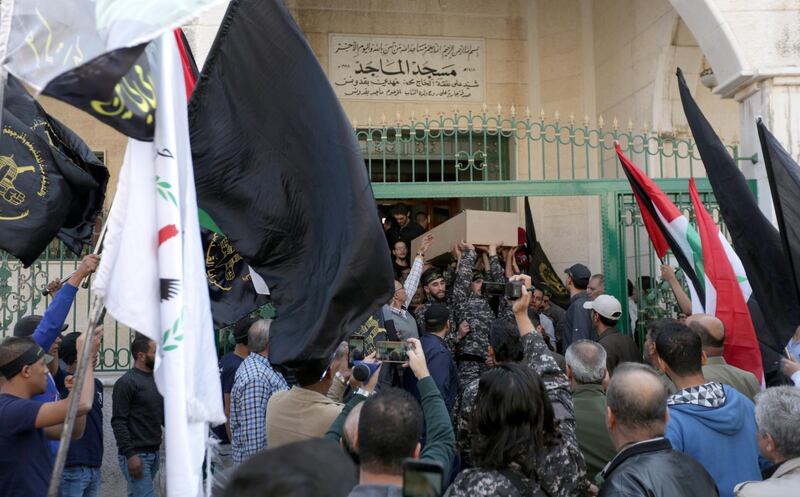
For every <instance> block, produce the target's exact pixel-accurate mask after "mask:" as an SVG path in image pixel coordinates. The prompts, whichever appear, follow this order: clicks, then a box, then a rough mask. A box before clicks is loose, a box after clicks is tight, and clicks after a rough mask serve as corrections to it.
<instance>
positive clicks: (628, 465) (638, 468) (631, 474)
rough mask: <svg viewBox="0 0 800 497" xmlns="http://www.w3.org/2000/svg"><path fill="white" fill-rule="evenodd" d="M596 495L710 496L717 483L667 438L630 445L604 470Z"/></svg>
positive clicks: (610, 496)
mask: <svg viewBox="0 0 800 497" xmlns="http://www.w3.org/2000/svg"><path fill="white" fill-rule="evenodd" d="M603 478H605V483H603V486H602V487H601V488H600V496H599V497H638V496H641V497H672V496H681V497H713V496H718V495H719V491H718V490H717V485H716V484H715V483H714V480H713V479H712V478H711V475H709V474H708V472H707V471H706V470H705V469H704V468H703V466H701V465H700V463H698V462H697V461H695V460H694V459H692V458H691V457H689V456H687V455H686V454H684V453H683V452H675V451H674V450H672V445H671V444H670V443H669V440H667V439H666V438H656V439H653V440H648V441H645V442H639V443H636V444H634V445H631V446H629V447H627V448H625V449H623V450H622V452H620V453H619V454H617V455H616V456H615V457H614V459H612V460H611V462H610V463H608V466H606V468H605V469H604V470H603Z"/></svg>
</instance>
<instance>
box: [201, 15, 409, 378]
mask: <svg viewBox="0 0 800 497" xmlns="http://www.w3.org/2000/svg"><path fill="white" fill-rule="evenodd" d="M254 47H255V48H254ZM189 125H190V128H191V139H192V158H193V161H194V169H195V182H196V185H197V196H198V204H199V205H201V206H203V209H204V210H206V211H207V212H208V214H209V215H210V216H211V217H213V219H214V221H215V222H216V223H217V224H218V225H219V227H220V228H221V230H222V231H223V232H224V233H225V235H227V236H228V238H229V239H230V241H231V243H232V244H233V246H235V247H236V249H237V250H238V251H239V253H240V254H241V255H242V256H243V257H244V260H245V262H247V263H248V264H249V265H250V266H251V267H252V268H253V269H255V270H256V271H257V272H258V273H259V274H260V275H261V276H262V277H263V278H264V280H265V281H266V283H267V285H268V286H269V289H270V292H271V294H272V301H273V303H274V304H275V306H276V308H277V312H278V317H277V319H276V321H275V322H274V324H273V327H272V330H271V331H272V332H271V339H270V359H271V360H272V361H273V362H275V363H278V364H287V365H291V363H293V362H295V361H300V360H303V359H310V358H325V357H329V356H330V354H331V353H332V352H333V351H334V349H335V348H336V346H337V345H338V344H339V342H340V341H341V340H342V339H343V338H344V337H345V336H346V335H347V333H348V332H349V331H351V330H353V329H355V328H357V327H358V326H359V325H360V324H361V323H363V322H364V321H365V320H366V318H367V316H368V315H370V314H371V313H372V312H373V311H374V310H375V309H376V308H377V307H378V306H380V305H381V304H383V303H385V302H386V301H387V300H388V298H389V297H390V296H391V293H392V280H393V274H392V265H391V261H390V259H389V253H388V251H386V250H385V246H386V241H385V238H384V235H383V230H382V229H381V226H380V220H379V219H378V217H377V216H376V211H375V200H374V197H373V194H372V187H371V185H370V182H369V179H368V178H367V171H366V168H365V167H364V161H363V157H362V155H361V152H360V151H359V148H358V144H357V142H356V139H355V134H354V133H353V129H352V127H351V126H350V123H349V121H348V119H347V117H346V116H345V114H344V111H343V110H342V108H341V105H340V104H339V102H338V100H337V98H336V96H335V94H334V92H333V89H332V88H331V86H330V83H329V82H328V79H327V77H326V76H325V73H324V72H323V70H322V68H321V67H320V65H319V62H318V61H317V59H316V57H315V56H314V54H313V52H312V51H311V48H310V47H309V46H308V43H307V42H306V40H305V38H304V36H303V33H302V32H301V31H300V29H299V28H298V27H297V26H296V25H295V23H294V21H293V20H292V18H291V16H290V14H289V12H288V11H287V9H286V7H285V6H284V3H283V1H281V0H234V1H232V2H231V3H230V5H229V7H228V11H227V13H226V14H225V18H224V19H223V21H222V26H221V27H220V31H219V33H218V34H217V38H216V40H215V41H214V44H213V46H212V47H211V51H210V54H209V56H208V59H207V60H206V63H205V66H204V68H203V72H202V74H201V75H200V80H199V81H198V83H197V86H196V87H195V90H194V93H193V95H192V100H191V102H190V104H189Z"/></svg>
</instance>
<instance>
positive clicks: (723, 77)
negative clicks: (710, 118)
mask: <svg viewBox="0 0 800 497" xmlns="http://www.w3.org/2000/svg"><path fill="white" fill-rule="evenodd" d="M670 3H671V4H672V7H673V8H674V9H675V11H676V12H677V13H678V15H679V16H680V17H681V19H683V22H685V23H686V26H688V27H689V30H690V31H691V32H692V34H693V35H694V38H695V40H697V43H698V45H699V46H700V49H701V50H702V52H703V54H705V56H706V58H707V59H708V61H709V63H710V64H711V67H712V68H713V69H714V74H715V75H716V76H717V82H718V85H717V87H716V88H714V93H717V94H719V95H722V96H726V97H730V96H733V93H734V92H735V91H736V90H737V89H738V88H739V87H740V86H741V84H742V83H744V82H745V81H746V80H748V79H750V77H752V69H751V68H750V66H749V64H748V62H747V60H746V58H745V54H744V51H743V50H742V48H741V46H740V45H739V42H738V40H737V39H736V36H735V35H734V33H733V30H732V29H731V27H730V25H729V24H728V22H727V21H726V20H725V18H724V17H723V15H722V12H720V10H719V8H718V7H717V4H716V2H715V1H714V0H670Z"/></svg>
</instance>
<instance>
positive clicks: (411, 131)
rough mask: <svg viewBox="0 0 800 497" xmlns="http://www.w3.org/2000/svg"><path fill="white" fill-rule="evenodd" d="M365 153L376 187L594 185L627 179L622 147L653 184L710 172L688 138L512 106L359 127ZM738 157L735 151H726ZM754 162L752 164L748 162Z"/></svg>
mask: <svg viewBox="0 0 800 497" xmlns="http://www.w3.org/2000/svg"><path fill="white" fill-rule="evenodd" d="M353 127H354V129H355V132H356V137H357V139H358V142H359V145H360V148H361V152H362V153H363V155H364V159H365V162H366V164H367V169H368V171H369V175H370V178H371V180H372V182H373V184H374V185H376V186H380V185H384V184H392V183H404V184H427V183H447V182H467V183H474V182H504V181H514V180H538V181H547V180H556V181H559V180H590V179H619V178H623V177H624V173H623V172H622V169H621V167H620V166H619V162H618V161H617V158H616V154H615V152H614V142H615V141H619V142H620V145H621V147H622V149H623V151H624V152H625V153H626V155H628V157H630V158H631V159H632V160H633V161H634V162H635V163H636V164H638V165H639V166H640V167H642V168H643V169H644V170H645V172H646V173H647V174H648V175H649V176H650V177H651V178H688V177H704V176H705V169H704V168H703V165H702V161H701V159H700V156H699V154H698V152H697V149H696V147H695V145H694V143H693V142H692V140H691V139H690V138H689V137H688V134H685V133H684V134H674V133H660V132H656V131H653V130H649V129H648V126H647V125H646V124H644V125H643V126H641V127H640V129H639V130H634V126H633V123H631V122H628V124H627V125H626V126H625V127H624V128H623V127H621V126H620V124H619V123H618V121H617V119H616V118H614V119H613V120H612V121H611V122H610V123H607V122H605V121H604V120H603V118H602V116H601V117H599V118H598V119H597V121H596V124H595V126H590V122H589V119H588V117H585V118H584V120H583V122H582V123H576V121H575V118H574V116H570V117H569V118H568V119H567V120H565V121H562V120H561V119H560V116H559V115H558V113H556V115H555V119H554V120H552V121H545V115H544V113H542V114H540V115H539V117H538V119H537V118H535V117H531V116H530V112H529V111H526V116H525V117H522V118H518V117H517V115H516V109H515V108H514V107H513V106H512V107H511V108H510V113H509V114H508V115H507V116H503V115H502V108H501V107H500V106H498V108H497V112H495V113H490V112H489V111H488V109H486V108H484V110H483V112H481V113H472V112H468V113H466V114H459V113H458V111H455V112H454V113H453V114H452V115H445V114H439V115H438V116H436V117H432V116H430V115H428V114H427V113H426V115H424V116H423V117H422V118H421V119H417V118H416V116H414V115H412V116H411V118H410V120H409V121H408V122H404V123H401V122H400V116H399V115H398V116H397V119H396V122H395V123H388V122H386V117H385V116H383V117H382V118H381V120H380V122H378V123H374V122H373V121H372V119H370V120H368V121H367V123H358V122H357V121H355V122H353ZM728 150H729V151H730V152H731V154H732V155H733V156H734V157H736V158H737V159H739V158H738V147H737V145H736V144H731V145H728ZM747 159H750V160H752V158H749V157H748V158H747Z"/></svg>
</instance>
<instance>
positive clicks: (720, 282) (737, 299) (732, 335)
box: [689, 178, 764, 381]
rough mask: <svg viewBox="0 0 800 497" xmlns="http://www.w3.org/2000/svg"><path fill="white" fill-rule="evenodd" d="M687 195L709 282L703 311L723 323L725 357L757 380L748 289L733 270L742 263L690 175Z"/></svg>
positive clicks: (759, 372)
mask: <svg viewBox="0 0 800 497" xmlns="http://www.w3.org/2000/svg"><path fill="white" fill-rule="evenodd" d="M689 194H690V195H691V197H692V205H693V206H694V215H695V218H696V219H697V229H698V231H699V232H700V242H701V244H702V247H703V268H704V269H705V274H706V278H707V280H708V283H709V285H707V287H706V290H707V291H706V313H707V314H713V315H714V316H716V317H717V318H718V319H719V320H720V321H722V323H723V324H724V325H725V352H724V356H725V360H726V361H727V362H728V363H730V364H731V365H733V366H736V367H737V368H740V369H744V370H745V371H750V372H751V373H753V374H754V375H755V376H756V378H758V379H759V381H761V380H762V379H763V377H764V369H763V368H762V366H761V349H760V348H759V346H758V340H757V339H756V332H755V329H754V328H753V319H752V318H751V317H750V311H749V310H748V308H747V299H748V298H749V297H750V294H751V293H752V292H751V290H750V284H749V283H748V282H747V279H746V278H744V279H742V280H740V279H739V278H738V277H737V275H736V271H735V270H734V268H737V269H738V270H739V272H744V269H743V268H742V262H741V261H740V260H739V256H737V255H736V253H735V252H734V251H733V249H732V248H731V246H730V244H729V243H728V241H727V240H725V238H724V237H723V236H722V234H721V233H720V232H719V228H717V225H716V223H714V219H713V218H712V217H711V215H710V214H709V213H708V211H706V208H705V206H704V205H703V202H701V201H700V195H699V194H698V193H697V185H696V184H695V182H694V178H692V179H690V180H689Z"/></svg>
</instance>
